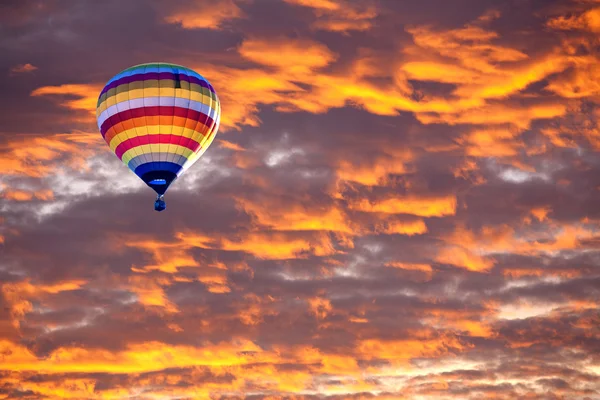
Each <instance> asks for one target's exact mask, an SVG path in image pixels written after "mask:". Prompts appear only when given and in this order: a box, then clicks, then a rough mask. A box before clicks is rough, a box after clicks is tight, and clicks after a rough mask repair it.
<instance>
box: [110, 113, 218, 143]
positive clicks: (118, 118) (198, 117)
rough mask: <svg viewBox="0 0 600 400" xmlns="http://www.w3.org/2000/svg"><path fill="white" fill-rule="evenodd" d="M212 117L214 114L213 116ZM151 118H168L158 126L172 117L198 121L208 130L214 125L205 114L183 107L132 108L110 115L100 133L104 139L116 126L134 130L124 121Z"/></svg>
mask: <svg viewBox="0 0 600 400" xmlns="http://www.w3.org/2000/svg"><path fill="white" fill-rule="evenodd" d="M213 115H214V114H213ZM152 116H161V117H169V118H168V119H165V120H164V122H163V120H162V119H161V120H160V125H163V124H168V123H171V121H172V117H182V118H183V117H186V118H188V119H191V120H194V121H198V123H201V124H204V125H205V126H207V127H208V128H211V127H213V126H214V125H215V122H214V120H213V119H212V118H211V117H210V116H208V115H206V114H205V113H202V112H198V111H195V110H192V109H188V108H183V107H168V106H167V107H140V108H133V109H129V110H125V111H122V112H120V113H118V114H115V115H112V116H111V117H109V118H108V119H107V120H106V121H104V123H103V124H102V125H101V126H100V132H101V133H102V136H103V137H104V136H105V135H106V133H107V132H108V130H109V129H110V128H111V127H112V126H114V125H116V124H123V126H124V128H125V129H130V128H135V126H134V125H133V124H129V126H125V125H126V121H129V120H131V119H132V118H140V117H146V119H148V117H152Z"/></svg>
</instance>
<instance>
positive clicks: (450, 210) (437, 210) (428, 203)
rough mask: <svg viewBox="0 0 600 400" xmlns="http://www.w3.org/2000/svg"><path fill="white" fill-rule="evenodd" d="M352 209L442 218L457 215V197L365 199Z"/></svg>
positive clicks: (354, 204) (351, 206)
mask: <svg viewBox="0 0 600 400" xmlns="http://www.w3.org/2000/svg"><path fill="white" fill-rule="evenodd" d="M350 208H351V209H355V210H359V211H364V212H371V213H385V214H411V215H417V216H420V217H442V216H446V215H454V214H455V213H456V197H455V196H444V197H426V196H423V197H418V196H403V197H400V196H398V197H394V198H389V199H384V200H376V201H369V200H366V199H364V200H361V201H359V202H356V203H351V204H350Z"/></svg>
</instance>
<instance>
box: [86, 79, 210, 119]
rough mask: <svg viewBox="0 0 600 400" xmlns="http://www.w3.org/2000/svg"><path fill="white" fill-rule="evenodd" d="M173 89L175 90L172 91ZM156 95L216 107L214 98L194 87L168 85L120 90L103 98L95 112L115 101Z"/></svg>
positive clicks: (198, 86)
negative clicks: (172, 86)
mask: <svg viewBox="0 0 600 400" xmlns="http://www.w3.org/2000/svg"><path fill="white" fill-rule="evenodd" d="M193 86H196V87H197V88H203V87H202V86H200V85H196V84H192V87H193ZM204 89H206V88H204ZM173 90H175V92H173ZM198 90H199V89H198ZM206 90H208V89H206ZM158 96H165V97H179V98H182V99H190V100H193V101H197V102H200V103H204V104H207V105H209V106H211V108H213V109H215V107H216V106H215V103H217V102H216V101H215V100H213V98H212V97H210V96H208V95H206V94H203V93H201V92H199V91H197V90H194V88H192V90H188V89H183V88H177V89H173V88H168V87H163V88H157V87H156V88H140V89H132V90H129V91H126V92H122V93H117V94H116V95H112V96H110V97H107V98H106V100H104V101H103V102H102V103H100V105H99V106H98V109H97V113H98V115H99V114H100V113H101V112H103V111H104V110H106V109H107V108H108V107H110V106H113V105H115V104H117V103H121V102H123V101H125V100H133V99H140V98H142V97H158Z"/></svg>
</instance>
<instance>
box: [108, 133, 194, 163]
mask: <svg viewBox="0 0 600 400" xmlns="http://www.w3.org/2000/svg"><path fill="white" fill-rule="evenodd" d="M159 143H160V144H168V145H169V144H174V145H178V146H181V147H186V148H188V149H190V150H191V151H196V150H198V149H199V148H200V143H198V142H196V141H195V140H192V139H189V138H184V139H182V138H181V137H179V136H173V135H168V134H166V135H149V136H139V137H134V138H131V139H127V140H125V141H124V142H122V143H121V144H119V145H118V146H117V147H116V148H115V150H114V152H115V154H116V156H117V157H119V158H122V157H123V154H124V153H125V152H126V151H127V150H130V149H132V148H134V147H138V146H141V145H149V144H159ZM165 148H166V146H165Z"/></svg>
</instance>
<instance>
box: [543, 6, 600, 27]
mask: <svg viewBox="0 0 600 400" xmlns="http://www.w3.org/2000/svg"><path fill="white" fill-rule="evenodd" d="M547 25H548V26H549V27H550V28H553V29H559V30H584V31H589V32H600V8H592V9H590V10H587V11H585V12H583V13H581V14H578V15H570V16H558V17H556V18H551V19H550V20H548V22H547Z"/></svg>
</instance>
